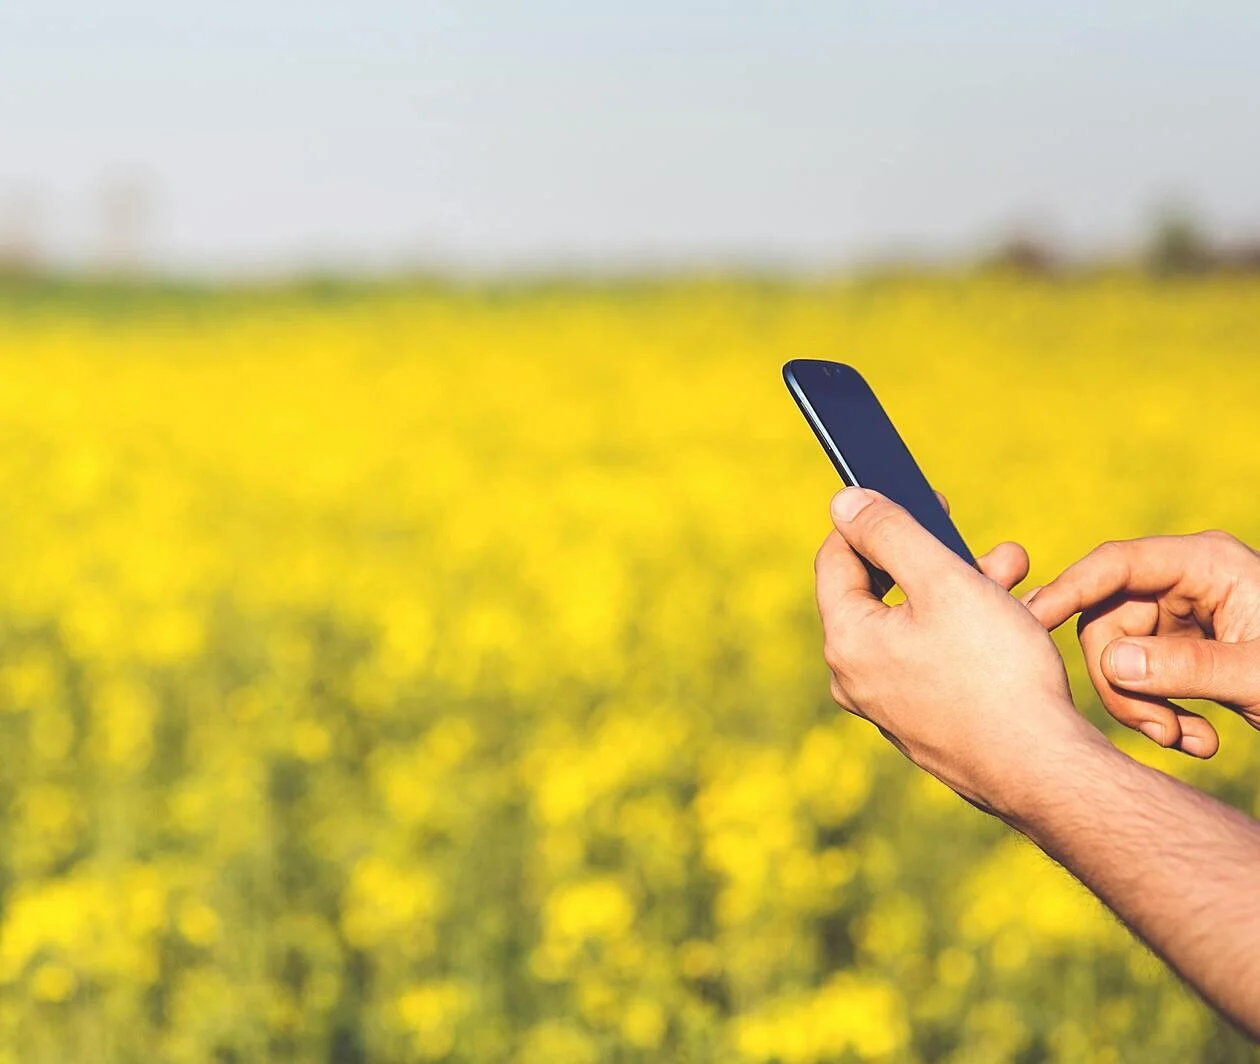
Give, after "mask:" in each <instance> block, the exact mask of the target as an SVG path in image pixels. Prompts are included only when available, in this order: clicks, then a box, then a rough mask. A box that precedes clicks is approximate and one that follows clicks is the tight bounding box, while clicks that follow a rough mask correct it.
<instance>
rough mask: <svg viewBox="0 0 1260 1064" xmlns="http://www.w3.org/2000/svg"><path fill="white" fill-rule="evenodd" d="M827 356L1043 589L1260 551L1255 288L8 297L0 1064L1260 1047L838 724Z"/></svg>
mask: <svg viewBox="0 0 1260 1064" xmlns="http://www.w3.org/2000/svg"><path fill="white" fill-rule="evenodd" d="M37 296H38V298H37ZM791 357H826V358H835V359H840V360H844V361H849V362H852V363H854V364H856V365H857V366H859V368H861V369H862V371H863V372H864V373H865V375H866V376H867V378H868V379H869V380H870V381H871V382H872V384H873V386H874V387H875V389H876V392H877V393H878V394H879V395H880V396H881V397H882V399H883V401H884V403H885V405H886V407H887V408H888V410H889V411H890V413H891V415H892V417H893V419H894V421H896V422H897V423H898V425H899V426H900V427H901V429H902V430H903V433H904V435H905V436H906V438H907V440H908V442H909V444H910V446H911V449H912V450H913V451H914V452H915V454H916V456H917V457H918V458H919V459H920V462H921V464H922V465H923V467H924V468H925V470H926V471H927V473H928V475H929V477H930V478H931V479H932V480H933V482H934V483H935V484H936V486H937V487H939V488H940V489H941V490H942V491H944V492H945V493H946V494H947V495H948V497H949V499H950V502H951V504H952V509H953V513H954V515H955V518H956V521H957V523H958V525H959V527H960V529H961V530H962V532H963V534H964V536H965V537H966V538H967V539H968V541H969V542H970V544H971V545H972V546H973V548H976V549H977V550H983V549H987V548H988V547H989V546H991V545H992V544H993V543H995V542H997V541H999V540H1001V539H1007V538H1013V539H1017V540H1019V541H1021V542H1022V543H1024V544H1025V545H1026V546H1027V547H1028V549H1029V552H1030V554H1031V555H1032V559H1033V575H1032V579H1033V580H1035V581H1038V582H1040V581H1043V580H1045V579H1047V578H1049V577H1050V576H1052V575H1054V573H1056V572H1057V571H1058V570H1059V569H1060V568H1061V567H1062V566H1064V565H1066V564H1067V563H1068V562H1070V561H1072V560H1074V559H1075V558H1076V557H1078V556H1079V555H1081V554H1083V553H1084V552H1086V551H1087V550H1089V549H1090V548H1091V547H1093V546H1094V545H1096V544H1097V543H1098V542H1099V541H1101V540H1104V539H1115V538H1124V537H1128V536H1134V535H1140V534H1146V533H1151V532H1189V531H1195V530H1198V529H1200V528H1204V527H1210V526H1219V527H1223V528H1226V529H1228V530H1230V531H1232V532H1234V533H1236V534H1237V535H1239V536H1241V537H1242V538H1244V539H1249V540H1250V541H1251V542H1253V543H1257V544H1260V508H1258V507H1257V506H1256V503H1255V492H1254V484H1255V482H1256V480H1257V474H1258V473H1260V452H1258V451H1257V449H1256V447H1255V445H1254V443H1253V441H1252V438H1251V436H1250V434H1251V433H1252V432H1253V431H1254V425H1255V411H1256V410H1257V409H1258V408H1260V283H1258V282H1256V281H1255V280H1248V279H1244V278H1238V279H1228V278H1216V279H1208V280H1191V281H1185V282H1164V283H1159V282H1155V281H1148V280H1142V279H1140V278H1136V277H1126V276H1111V277H1098V278H1094V279H1087V280H1085V279H1068V280H1062V281H1057V282H1046V281H1041V282H1033V281H1019V280H1013V279H1009V278H1001V277H955V278H933V279H917V280H916V279H900V280H898V279H889V280H883V281H842V282H841V281H837V282H831V283H818V284H804V283H802V284H795V285H788V284H782V285H779V284H756V283H752V282H738V281H713V282H702V281H694V282H671V283H660V284H649V283H641V284H627V285H621V286H608V287H600V286H595V285H590V286H582V285H567V286H566V285H561V286H535V287H532V288H525V287H523V288H518V289H510V288H508V289H487V290H460V289H455V288H449V289H448V288H441V287H424V286H415V287H406V286H402V287H387V288H381V289H379V290H373V289H365V290H362V291H352V292H348V293H342V294H340V295H337V293H335V292H334V293H331V294H330V293H320V292H318V291H315V292H303V291H300V290H297V291H275V292H271V293H265V292H254V293H234V294H233V293H218V294H216V293H201V294H193V295H185V296H180V297H176V296H173V295H163V294H162V293H160V292H149V293H145V292H140V293H138V294H137V293H131V294H128V293H127V292H125V291H123V292H115V293H113V294H112V295H110V294H106V295H103V296H102V295H100V294H99V293H97V294H95V295H91V294H88V295H85V294H83V293H81V292H76V291H75V290H73V289H71V290H69V291H63V292H54V293H52V294H50V295H49V294H45V295H39V294H38V293H34V294H32V293H30V292H23V291H19V292H17V293H16V294H12V295H10V296H7V297H6V298H5V299H4V300H3V301H0V796H2V797H3V803H2V804H0V1059H6V1060H13V1061H22V1062H27V1064H40V1062H44V1061H49V1062H51V1061H57V1062H61V1061H69V1060H73V1061H76V1062H84V1064H88V1062H93V1061H110V1062H112V1061H134V1060H162V1061H173V1062H179V1061H205V1060H220V1061H254V1060H266V1059H275V1060H291V1061H302V1062H307V1061H311V1062H314V1061H369V1060H370V1061H384V1062H389V1061H415V1060H422V1061H460V1062H463V1061H468V1062H499V1061H511V1062H519V1064H593V1062H597V1061H616V1062H635V1061H694V1062H706V1061H715V1062H716V1061H746V1062H750V1064H756V1062H761V1064H772V1062H781V1064H813V1062H819V1064H821V1062H852V1061H880V1062H889V1064H896V1062H928V1061H948V1062H954V1064H964V1062H965V1064H985V1062H994V1064H996V1062H1003V1061H1022V1062H1033V1061H1063V1062H1080V1061H1096V1062H1100V1064H1111V1062H1114V1064H1121V1062H1123V1061H1129V1060H1151V1061H1164V1060H1167V1061H1179V1062H1183V1061H1196V1060H1200V1061H1205V1062H1207V1061H1210V1062H1213V1064H1216V1062H1225V1061H1230V1060H1243V1059H1248V1050H1247V1049H1246V1047H1245V1046H1244V1044H1243V1043H1242V1041H1241V1040H1240V1039H1238V1038H1237V1037H1236V1036H1235V1035H1233V1034H1232V1033H1231V1032H1230V1031H1229V1030H1228V1029H1227V1028H1226V1027H1225V1025H1224V1024H1223V1023H1221V1022H1220V1021H1219V1020H1217V1019H1216V1018H1215V1017H1214V1016H1213V1015H1212V1014H1211V1013H1210V1012H1209V1011H1208V1010H1207V1009H1205V1008H1204V1007H1203V1006H1202V1005H1200V1004H1199V1003H1198V1002H1197V1001H1196V1000H1195V999H1194V998H1193V997H1192V996H1191V995H1190V994H1189V993H1188V992H1187V991H1185V990H1184V989H1183V988H1182V987H1180V986H1179V985H1178V983H1177V982H1176V981H1175V980H1174V979H1173V978H1172V977H1170V976H1169V975H1168V974H1166V973H1165V972H1164V970H1163V969H1162V968H1161V966H1160V965H1159V964H1158V962H1157V961H1155V960H1154V959H1153V958H1151V957H1150V956H1149V955H1148V954H1147V953H1146V952H1145V951H1144V950H1143V949H1142V948H1141V947H1139V946H1137V945H1136V944H1134V943H1133V941H1132V940H1131V939H1130V937H1129V936H1128V934H1127V933H1126V932H1125V931H1124V929H1123V928H1121V927H1120V926H1118V924H1117V923H1116V921H1115V920H1114V919H1112V918H1111V917H1110V916H1109V915H1108V914H1107V913H1106V912H1105V911H1104V910H1103V909H1102V908H1101V907H1100V906H1099V904H1098V903H1096V902H1095V901H1094V900H1093V899H1092V898H1091V897H1090V896H1089V895H1088V894H1086V893H1085V892H1084V891H1083V890H1082V889H1080V888H1079V887H1077V886H1076V885H1075V884H1074V883H1073V882H1072V881H1071V880H1070V879H1069V878H1068V877H1067V876H1066V875H1065V874H1064V873H1063V872H1062V871H1061V870H1059V869H1057V868H1055V867H1054V866H1052V865H1051V864H1050V862H1048V861H1047V860H1045V859H1044V858H1042V857H1041V856H1040V855H1039V854H1038V853H1037V852H1036V851H1034V850H1032V849H1031V848H1030V847H1029V846H1028V845H1026V844H1024V843H1022V842H1021V841H1019V840H1018V839H1016V838H1014V837H1013V836H1012V835H1011V834H1010V833H1009V832H1008V831H1007V830H1006V829H1005V828H1003V827H1002V826H1001V825H998V824H996V823H995V822H992V821H990V820H988V819H986V818H984V817H983V816H981V815H980V814H979V813H977V812H976V811H975V810H974V809H972V808H971V807H970V806H968V805H966V804H965V803H964V802H962V801H961V800H960V799H957V798H956V797H954V796H953V795H952V794H950V793H949V792H948V791H946V790H945V789H943V788H942V787H941V786H940V785H939V784H937V783H936V782H935V781H933V780H931V779H930V778H927V777H926V776H924V775H923V774H921V773H919V772H918V771H917V770H915V769H914V768H913V767H912V766H910V765H908V764H907V763H906V762H904V761H903V760H902V759H901V758H900V756H899V755H898V754H897V753H896V752H895V751H894V750H892V749H891V748H890V747H888V746H887V745H886V744H885V743H884V742H883V740H882V739H881V738H880V737H879V735H878V734H877V733H875V732H874V731H873V730H872V729H870V728H869V726H868V725H866V724H865V723H864V722H862V721H859V720H856V719H851V718H848V717H846V716H844V715H842V714H839V713H838V712H837V711H836V709H835V707H834V706H833V705H832V704H831V703H830V701H829V699H828V696H827V683H826V673H825V669H824V667H823V664H822V661H821V656H820V637H819V633H818V630H817V620H816V616H815V612H814V604H813V598H812V596H813V586H812V569H811V562H812V557H813V553H814V551H815V549H816V548H817V546H818V544H819V543H820V542H821V540H822V538H823V535H824V534H825V532H826V530H827V528H828V518H827V503H828V500H829V497H830V495H831V494H832V492H833V491H834V490H836V487H837V483H836V479H835V475H834V473H833V472H832V471H831V469H830V467H829V466H828V464H827V462H826V460H825V459H824V457H823V456H822V454H821V452H820V451H819V450H818V449H817V446H816V444H815V443H814V441H813V440H812V438H811V437H810V434H809V432H808V430H807V429H806V427H805V425H804V423H803V422H801V421H800V419H799V417H798V415H797V413H796V411H795V409H794V408H793V406H792V404H791V402H790V400H789V398H788V396H787V394H786V392H785V391H784V390H783V387H782V384H781V381H780V379H779V366H780V364H781V363H782V362H783V361H785V360H786V359H788V358H791ZM1059 642H1060V646H1061V647H1062V649H1063V652H1064V654H1065V656H1066V657H1067V660H1068V662H1069V665H1070V669H1071V673H1072V677H1073V686H1074V690H1075V693H1076V696H1077V701H1078V704H1079V705H1080V706H1081V707H1082V710H1083V711H1084V712H1086V713H1088V714H1090V715H1091V716H1092V717H1093V719H1095V720H1097V721H1099V722H1100V723H1102V720H1101V717H1100V713H1099V710H1098V707H1097V704H1096V702H1094V701H1093V699H1092V692H1091V690H1090V688H1089V685H1088V682H1087V680H1086V679H1085V674H1084V670H1083V668H1081V665H1080V660H1079V651H1078V650H1077V649H1076V647H1075V644H1074V641H1073V639H1072V633H1071V632H1070V631H1067V632H1064V633H1062V634H1061V635H1060V636H1059ZM1018 711H1019V707H1012V712H1018ZM1212 715H1213V718H1214V719H1215V720H1217V721H1218V722H1220V723H1221V727H1222V733H1223V735H1222V737H1223V748H1222V751H1221V753H1220V754H1219V755H1218V757H1217V758H1215V759H1214V760H1213V761H1211V762H1208V763H1206V764H1195V763H1191V762H1189V761H1188V760H1187V759H1184V758H1183V757H1182V756H1181V755H1178V754H1176V753H1172V752H1166V751H1161V750H1157V749H1156V748H1154V747H1153V746H1151V745H1150V744H1149V743H1146V742H1145V740H1143V739H1142V738H1141V737H1140V736H1135V735H1132V734H1130V733H1128V732H1120V731H1116V733H1115V739H1116V741H1117V742H1118V743H1120V744H1121V745H1123V746H1124V748H1125V749H1127V750H1129V751H1131V752H1132V753H1133V754H1134V756H1137V757H1140V758H1142V759H1144V760H1147V761H1148V762H1150V763H1153V764H1156V765H1158V766H1160V767H1161V768H1164V769H1165V770H1167V771H1170V772H1174V773H1177V774H1179V775H1182V776H1184V777H1186V778H1189V779H1191V780H1193V781H1194V782H1195V783H1196V784H1197V785H1199V786H1202V787H1205V788H1206V789H1208V790H1210V791H1212V792H1213V793H1216V794H1218V795H1220V796H1222V797H1224V798H1226V799H1227V800H1229V801H1231V802H1233V803H1235V804H1237V805H1240V806H1241V807H1243V808H1245V809H1246V810H1248V811H1249V812H1252V813H1260V805H1258V803H1257V795H1258V794H1260V790H1258V788H1257V784H1256V780H1257V778H1258V770H1260V735H1256V734H1255V733H1254V732H1252V731H1251V730H1250V729H1248V728H1247V727H1246V726H1244V725H1242V724H1240V723H1239V722H1237V721H1234V720H1232V719H1231V718H1229V717H1228V714H1226V713H1224V711H1215V712H1213V713H1212ZM1113 731H1115V730H1114V729H1113ZM1099 816H1100V817H1103V818H1105V816H1106V811H1105V810H1100V811H1099ZM1219 918H1220V919H1228V918H1229V917H1228V914H1219Z"/></svg>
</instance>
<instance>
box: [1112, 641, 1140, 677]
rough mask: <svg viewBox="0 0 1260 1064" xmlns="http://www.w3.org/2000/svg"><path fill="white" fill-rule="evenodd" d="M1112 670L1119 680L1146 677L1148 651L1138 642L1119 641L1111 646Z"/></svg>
mask: <svg viewBox="0 0 1260 1064" xmlns="http://www.w3.org/2000/svg"><path fill="white" fill-rule="evenodd" d="M1111 671H1112V672H1113V673H1115V676H1116V679H1117V680H1144V679H1146V651H1145V650H1143V649H1142V648H1141V647H1140V646H1138V645H1137V644H1136V643H1117V644H1116V645H1115V646H1114V647H1112V648H1111Z"/></svg>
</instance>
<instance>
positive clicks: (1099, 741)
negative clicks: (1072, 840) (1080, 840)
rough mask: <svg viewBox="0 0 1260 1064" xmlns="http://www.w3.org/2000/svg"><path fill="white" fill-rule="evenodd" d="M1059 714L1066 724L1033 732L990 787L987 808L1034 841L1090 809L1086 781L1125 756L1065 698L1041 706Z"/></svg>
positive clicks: (1118, 765) (1112, 770)
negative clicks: (1043, 733) (1038, 733)
mask: <svg viewBox="0 0 1260 1064" xmlns="http://www.w3.org/2000/svg"><path fill="white" fill-rule="evenodd" d="M1030 709H1031V711H1032V712H1034V713H1035V712H1046V713H1053V714H1054V716H1057V717H1060V718H1061V719H1065V720H1066V721H1067V723H1068V725H1069V726H1068V727H1066V728H1064V729H1062V730H1061V731H1060V732H1058V733H1057V734H1054V735H1052V736H1039V737H1038V738H1037V739H1036V741H1035V742H1032V743H1030V744H1029V746H1028V748H1027V752H1026V755H1025V756H1023V757H1022V758H1021V759H1020V760H1019V761H1018V763H1016V764H1013V765H1012V766H1011V768H1010V771H1009V772H1007V773H1005V774H1004V776H1003V778H1002V781H1001V783H1000V785H999V786H998V787H997V788H996V789H995V794H994V800H993V802H992V806H993V810H994V812H995V813H996V814H997V816H998V817H1000V818H1001V819H1002V820H1003V821H1005V822H1006V823H1007V824H1009V825H1010V826H1011V827H1012V828H1014V829H1015V830H1016V831H1018V832H1019V833H1020V834H1021V835H1026V836H1027V837H1028V838H1030V839H1031V840H1032V841H1033V842H1035V843H1038V844H1039V845H1040V843H1041V841H1042V839H1043V837H1044V836H1046V835H1048V834H1052V833H1054V832H1055V831H1056V830H1057V829H1058V828H1059V827H1060V826H1061V825H1062V823H1063V822H1064V821H1065V820H1070V819H1074V818H1075V817H1076V816H1077V815H1078V813H1079V812H1081V811H1085V813H1086V815H1089V812H1088V811H1089V810H1091V809H1093V807H1094V806H1095V802H1094V801H1093V799H1092V798H1091V797H1090V792H1091V790H1092V788H1091V786H1090V784H1091V783H1092V782H1093V781H1098V780H1101V779H1104V778H1107V777H1111V776H1114V775H1115V774H1116V773H1117V771H1120V770H1121V769H1122V766H1123V765H1125V764H1132V761H1131V759H1130V758H1129V757H1128V756H1127V755H1125V754H1123V753H1122V752H1121V751H1119V750H1117V749H1116V747H1115V746H1114V745H1113V744H1112V743H1111V741H1110V740H1109V739H1108V738H1107V737H1106V736H1105V735H1103V733H1102V732H1100V731H1099V730H1098V729H1097V728H1095V727H1094V726H1093V725H1092V724H1090V723H1089V721H1087V720H1086V719H1085V718H1084V717H1082V716H1080V714H1079V713H1078V712H1077V711H1076V708H1075V707H1074V706H1072V705H1071V703H1070V702H1069V703H1067V709H1068V710H1069V711H1070V713H1071V717H1070V718H1065V717H1063V710H1064V706H1063V705H1062V704H1059V703H1056V704H1055V705H1054V706H1053V707H1047V708H1046V709H1045V710H1040V711H1039V710H1037V709H1036V708H1035V707H1030Z"/></svg>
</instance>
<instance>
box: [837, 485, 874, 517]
mask: <svg viewBox="0 0 1260 1064" xmlns="http://www.w3.org/2000/svg"><path fill="white" fill-rule="evenodd" d="M871 501H872V500H871V496H870V493H869V492H867V491H865V490H864V489H862V488H845V489H844V491H842V492H840V494H839V495H837V496H836V497H835V498H834V499H832V500H831V516H832V517H833V518H835V519H836V520H837V521H845V522H848V521H852V520H853V519H854V518H855V517H857V515H858V514H860V513H861V512H862V511H863V510H865V509H866V508H867V507H868V506H869V505H870V504H871Z"/></svg>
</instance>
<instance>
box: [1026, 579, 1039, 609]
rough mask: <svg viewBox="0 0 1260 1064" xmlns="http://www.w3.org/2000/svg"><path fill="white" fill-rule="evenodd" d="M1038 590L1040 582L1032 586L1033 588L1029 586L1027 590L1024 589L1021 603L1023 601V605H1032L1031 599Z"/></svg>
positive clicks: (1035, 595)
mask: <svg viewBox="0 0 1260 1064" xmlns="http://www.w3.org/2000/svg"><path fill="white" fill-rule="evenodd" d="M1040 590H1041V585H1040V584H1038V585H1037V586H1036V587H1034V588H1029V590H1027V591H1025V592H1024V598H1023V600H1022V601H1023V603H1024V605H1025V606H1031V605H1032V600H1033V599H1035V598H1036V597H1037V592H1038V591H1040Z"/></svg>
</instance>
